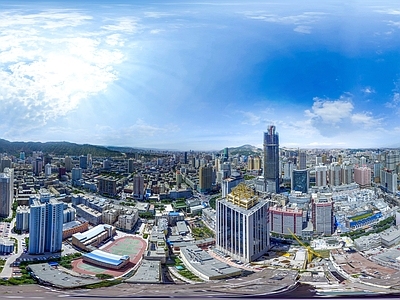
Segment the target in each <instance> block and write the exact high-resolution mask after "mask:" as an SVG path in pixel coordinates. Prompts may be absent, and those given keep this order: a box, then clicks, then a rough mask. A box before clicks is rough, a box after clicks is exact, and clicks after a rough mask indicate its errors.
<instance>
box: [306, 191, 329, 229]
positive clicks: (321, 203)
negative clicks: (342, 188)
mask: <svg viewBox="0 0 400 300" xmlns="http://www.w3.org/2000/svg"><path fill="white" fill-rule="evenodd" d="M311 201H312V223H313V227H314V232H315V233H316V234H324V235H331V234H332V233H333V231H334V225H335V222H334V215H333V211H334V210H333V201H332V197H331V195H330V194H319V193H318V194H313V195H312V200H311Z"/></svg>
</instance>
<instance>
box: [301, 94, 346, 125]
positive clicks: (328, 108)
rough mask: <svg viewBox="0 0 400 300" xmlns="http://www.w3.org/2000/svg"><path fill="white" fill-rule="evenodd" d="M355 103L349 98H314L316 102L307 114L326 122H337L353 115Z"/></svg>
mask: <svg viewBox="0 0 400 300" xmlns="http://www.w3.org/2000/svg"><path fill="white" fill-rule="evenodd" d="M353 108H354V107H353V104H352V103H351V102H350V101H348V100H334V101H329V100H322V99H320V98H314V104H313V106H312V108H311V111H310V110H306V111H305V112H306V115H307V116H310V117H311V118H315V119H316V118H318V119H320V120H321V121H322V122H324V123H331V124H336V123H338V122H340V121H341V120H343V119H344V118H347V117H349V116H350V115H351V112H352V110H353Z"/></svg>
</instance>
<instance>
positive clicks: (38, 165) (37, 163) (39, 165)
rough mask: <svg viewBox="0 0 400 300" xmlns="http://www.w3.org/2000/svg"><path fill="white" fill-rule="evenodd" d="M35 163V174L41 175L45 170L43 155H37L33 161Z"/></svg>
mask: <svg viewBox="0 0 400 300" xmlns="http://www.w3.org/2000/svg"><path fill="white" fill-rule="evenodd" d="M32 165H33V174H35V175H36V176H39V175H40V173H42V170H43V160H42V158H41V157H36V159H35V160H34V161H33V162H32Z"/></svg>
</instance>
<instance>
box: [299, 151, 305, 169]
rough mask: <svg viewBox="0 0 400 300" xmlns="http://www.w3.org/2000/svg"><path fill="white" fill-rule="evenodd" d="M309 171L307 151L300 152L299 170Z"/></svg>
mask: <svg viewBox="0 0 400 300" xmlns="http://www.w3.org/2000/svg"><path fill="white" fill-rule="evenodd" d="M305 169H307V154H306V152H305V151H300V152H299V170H305Z"/></svg>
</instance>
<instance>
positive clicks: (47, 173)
mask: <svg viewBox="0 0 400 300" xmlns="http://www.w3.org/2000/svg"><path fill="white" fill-rule="evenodd" d="M44 175H45V176H46V177H49V176H50V175H51V165H50V164H47V165H45V166H44Z"/></svg>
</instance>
